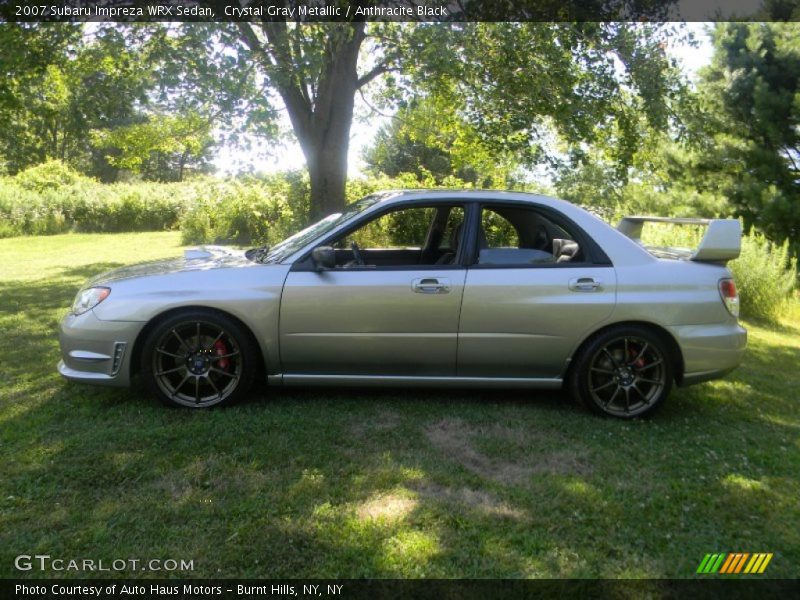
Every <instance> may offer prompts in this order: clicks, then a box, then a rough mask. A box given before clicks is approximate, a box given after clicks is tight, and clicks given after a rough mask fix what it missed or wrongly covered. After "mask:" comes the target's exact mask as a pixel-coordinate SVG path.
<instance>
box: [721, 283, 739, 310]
mask: <svg viewBox="0 0 800 600" xmlns="http://www.w3.org/2000/svg"><path fill="white" fill-rule="evenodd" d="M719 295H720V296H722V302H723V304H725V308H727V309H728V312H729V313H731V314H732V315H733V316H734V317H738V316H739V292H737V291H736V283H735V282H734V281H733V279H720V280H719Z"/></svg>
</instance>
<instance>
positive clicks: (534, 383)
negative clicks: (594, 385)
mask: <svg viewBox="0 0 800 600" xmlns="http://www.w3.org/2000/svg"><path fill="white" fill-rule="evenodd" d="M268 380H269V383H270V385H284V386H297V385H306V386H308V385H328V386H358V387H370V386H394V387H472V386H475V387H481V388H537V389H547V390H555V389H560V388H561V387H562V385H563V380H562V379H561V378H560V377H559V378H551V379H544V378H529V377H416V376H413V375H408V376H405V375H389V376H382V375H304V374H299V375H281V374H278V375H270V376H269V377H268Z"/></svg>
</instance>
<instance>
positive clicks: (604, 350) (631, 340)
mask: <svg viewBox="0 0 800 600" xmlns="http://www.w3.org/2000/svg"><path fill="white" fill-rule="evenodd" d="M672 378H673V373H672V360H671V357H670V354H669V350H668V347H667V345H666V344H665V343H664V342H663V341H662V339H661V338H660V337H659V336H658V335H656V334H654V333H652V332H651V331H649V330H648V329H645V328H643V327H636V326H620V327H614V328H611V329H608V330H606V331H604V332H602V333H600V334H598V335H596V336H595V337H593V338H592V339H590V340H589V342H588V343H587V344H586V346H585V347H584V348H583V349H582V350H581V352H580V354H579V356H578V357H577V360H576V362H575V365H574V367H573V369H572V370H571V373H570V378H569V387H570V391H571V393H572V395H573V397H574V398H575V399H576V400H577V401H578V402H579V403H581V404H583V405H584V406H586V407H587V408H589V409H591V410H593V411H594V412H596V413H599V414H602V415H607V416H611V417H617V418H621V419H632V418H634V417H642V416H645V415H648V414H651V413H652V412H653V411H655V410H656V409H657V408H658V407H659V406H660V405H661V404H662V403H663V402H664V400H665V399H666V397H667V396H668V395H669V392H670V390H671V389H672Z"/></svg>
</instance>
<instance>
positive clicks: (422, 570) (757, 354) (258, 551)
mask: <svg viewBox="0 0 800 600" xmlns="http://www.w3.org/2000/svg"><path fill="white" fill-rule="evenodd" d="M109 266H111V265H110V264H108V263H98V264H95V265H89V266H87V267H82V268H80V269H71V270H69V271H65V272H64V274H63V277H64V278H65V279H63V280H61V281H55V282H44V281H38V282H36V281H35V282H30V283H28V282H26V283H20V282H7V283H3V284H2V285H0V297H1V298H2V305H1V306H0V326H2V329H3V331H4V332H5V333H4V335H5V338H6V341H7V343H8V344H9V345H10V346H11V347H12V348H13V352H6V353H2V355H0V356H2V358H0V374H1V375H2V377H3V392H2V400H1V401H0V420H2V427H0V441H1V442H2V446H3V448H4V456H5V458H4V461H3V464H2V477H0V517H1V518H2V521H3V527H2V529H0V565H2V566H0V576H5V577H10V576H18V575H19V574H18V573H12V572H10V569H11V567H10V566H9V565H12V564H13V556H16V555H17V554H19V553H21V552H23V551H24V552H26V553H31V554H33V553H45V554H51V555H53V556H95V557H117V556H132V557H154V558H178V559H180V558H184V559H193V560H194V561H195V571H194V572H193V573H190V575H193V576H199V577H200V576H201V577H211V576H215V577H219V576H224V577H235V576H239V577H248V576H249V577H258V576H263V577H267V576H272V577H336V576H340V577H342V576H345V577H420V576H428V577H521V576H533V577H565V576H573V577H603V576H606V577H618V576H624V577H640V576H650V577H688V576H691V575H692V574H693V573H694V570H695V569H696V567H697V563H698V562H699V560H700V559H701V558H702V556H703V555H704V554H705V553H707V552H715V551H771V552H772V551H774V552H776V558H775V559H774V561H773V565H772V566H771V567H770V569H771V571H772V574H773V575H780V576H784V577H790V576H796V575H797V571H796V565H797V564H798V562H800V541H799V540H798V534H797V530H798V528H797V527H796V524H797V523H798V522H800V514H799V511H800V508H798V506H797V503H796V498H797V495H798V493H800V487H799V486H798V475H797V473H798V472H800V464H798V457H797V448H798V446H797V443H798V436H797V429H796V428H793V427H791V426H790V425H789V424H785V425H784V424H781V420H783V421H785V422H786V423H789V422H790V421H792V420H795V419H797V413H798V409H797V406H796V399H793V398H791V397H789V395H788V393H787V391H786V390H787V389H790V388H791V386H793V385H794V386H796V385H797V384H798V383H799V382H798V374H797V373H796V367H793V365H797V364H800V353H798V350H797V349H796V348H792V347H788V346H767V345H766V344H757V345H756V347H755V348H754V349H753V351H752V352H751V353H750V354H748V358H747V362H746V364H745V366H744V368H743V369H742V370H740V371H737V372H735V373H734V374H733V375H732V376H731V377H730V378H729V379H728V380H725V381H723V382H720V383H716V384H706V385H703V386H698V387H695V388H687V389H678V390H676V391H675V392H673V396H672V397H671V398H670V400H669V401H668V402H667V404H666V405H665V407H664V410H663V411H662V412H661V413H660V414H659V415H657V416H656V417H655V418H654V419H651V420H649V421H637V422H630V423H621V422H618V421H612V420H606V419H600V418H596V417H593V416H591V415H589V414H587V413H585V412H583V411H579V410H577V409H575V408H573V407H572V406H571V404H570V403H569V400H568V398H567V397H566V395H564V394H561V393H558V392H528V391H519V390H514V391H482V390H474V389H468V390H446V391H442V390H429V389H386V388H383V389H369V388H356V389H332V388H304V389H302V388H301V389H295V388H288V389H282V390H272V389H270V388H267V387H266V386H262V387H260V388H257V389H256V390H255V391H254V392H253V394H252V395H251V398H250V399H248V400H247V401H246V402H244V403H242V404H240V405H238V406H234V407H230V408H228V409H221V410H210V411H199V412H192V411H183V410H166V409H164V408H163V407H161V406H160V405H159V404H158V403H157V402H156V401H155V400H153V399H151V398H148V397H143V396H142V395H141V394H140V393H139V392H137V391H136V390H134V391H128V390H116V389H104V388H92V387H88V386H81V385H76V384H69V383H66V382H63V381H61V380H60V378H59V377H58V376H57V375H56V374H55V370H54V365H55V363H56V361H57V360H58V347H57V335H56V326H57V322H58V318H59V317H60V316H61V314H62V313H63V311H64V309H65V308H66V306H67V305H68V304H69V302H70V301H71V299H72V296H73V295H74V293H75V290H76V287H75V283H74V281H73V279H75V280H77V279H78V278H85V277H88V276H91V275H92V274H94V273H96V272H100V271H102V270H105V269H107V268H109ZM776 369H780V371H781V372H782V373H783V376H782V377H775V373H776ZM42 575H44V576H48V575H58V576H59V577H63V576H79V575H80V574H79V573H50V574H48V573H44V574H41V573H35V574H32V576H37V577H39V576H42ZM112 575H113V574H112ZM137 575H139V574H138V573H137ZM145 575H153V576H163V575H164V574H163V573H147V574H145ZM171 575H175V576H182V575H186V573H180V572H176V573H172V574H171Z"/></svg>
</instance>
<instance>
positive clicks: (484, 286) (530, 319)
mask: <svg viewBox="0 0 800 600" xmlns="http://www.w3.org/2000/svg"><path fill="white" fill-rule="evenodd" d="M562 218H563V217H562ZM478 224H479V227H478V228H477V231H475V232H474V233H473V235H475V241H474V244H475V246H476V247H475V249H474V252H473V255H474V258H473V264H472V265H471V266H470V267H469V270H468V272H467V278H466V283H465V289H464V299H463V302H462V308H461V321H460V327H459V341H458V374H459V375H460V376H471V377H535V378H557V377H560V376H561V375H562V374H563V371H564V367H565V364H566V360H567V358H568V356H569V354H570V352H571V351H572V349H573V348H574V347H575V345H576V343H577V342H578V341H579V340H581V339H583V338H584V337H585V335H586V334H587V332H589V331H590V330H592V329H593V328H595V327H596V326H597V324H598V323H600V322H601V321H603V320H604V319H605V318H607V317H608V316H609V315H610V314H611V311H612V310H613V308H614V304H615V298H616V275H615V272H614V268H613V266H612V265H611V264H610V263H609V261H608V259H607V258H605V257H604V255H603V256H599V255H597V253H596V247H594V245H593V244H591V243H590V242H589V241H588V240H587V239H586V236H585V233H583V232H582V231H578V230H576V227H575V226H574V225H570V224H569V223H566V222H563V221H562V222H559V220H558V215H556V214H552V213H548V212H547V211H546V210H545V209H539V210H537V209H534V208H530V207H527V206H519V205H517V206H502V205H491V204H484V205H483V206H482V207H481V217H480V220H479V223H478ZM576 246H577V247H576ZM593 250H594V251H593ZM554 251H555V253H554Z"/></svg>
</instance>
